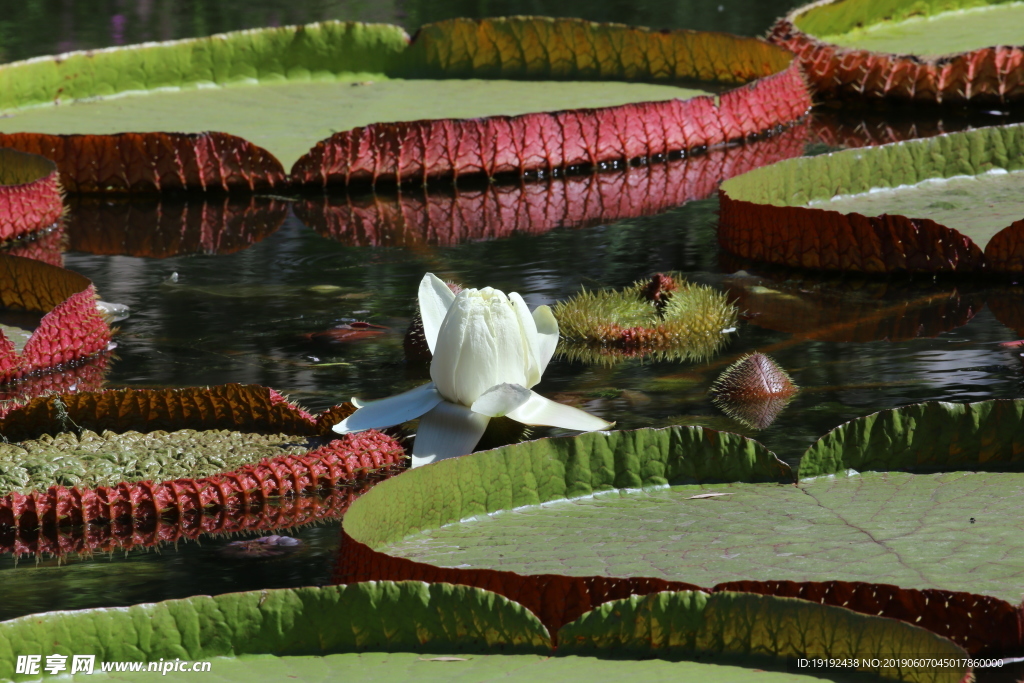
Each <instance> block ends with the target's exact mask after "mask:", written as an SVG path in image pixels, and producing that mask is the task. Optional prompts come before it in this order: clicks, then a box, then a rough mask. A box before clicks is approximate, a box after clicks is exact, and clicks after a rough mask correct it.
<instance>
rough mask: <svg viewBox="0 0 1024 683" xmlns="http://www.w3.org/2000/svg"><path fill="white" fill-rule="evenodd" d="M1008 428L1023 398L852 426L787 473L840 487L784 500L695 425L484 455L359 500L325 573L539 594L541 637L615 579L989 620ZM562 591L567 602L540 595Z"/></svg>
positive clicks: (1017, 476)
mask: <svg viewBox="0 0 1024 683" xmlns="http://www.w3.org/2000/svg"><path fill="white" fill-rule="evenodd" d="M1022 415H1024V401H990V402H983V403H979V404H973V405H971V406H949V405H948V404H923V405H921V406H911V407H908V408H903V409H899V410H896V411H889V412H888V413H883V414H881V415H880V416H870V417H869V418H862V419H860V420H855V421H853V422H851V423H849V424H848V425H844V426H843V427H840V428H839V429H837V430H835V431H834V432H833V433H831V434H829V435H827V436H826V437H823V438H822V439H821V440H820V441H819V442H818V444H815V445H814V446H812V448H811V449H810V450H809V451H808V454H807V455H806V456H805V458H804V462H805V463H807V464H806V465H801V474H819V473H828V472H839V473H840V475H839V476H834V477H818V478H815V479H807V480H803V481H801V482H799V484H797V485H795V486H794V485H793V484H792V483H790V484H788V485H783V484H784V482H786V480H787V479H788V478H789V475H788V473H787V472H786V469H785V468H784V467H781V465H779V464H773V463H777V462H778V461H776V460H775V458H774V457H773V456H772V455H771V453H770V452H768V451H766V450H764V449H763V447H761V446H760V445H759V444H757V443H756V442H753V441H749V440H747V439H743V438H741V437H738V436H736V435H731V434H724V433H717V432H713V431H711V430H707V429H704V430H701V429H699V428H690V429H684V428H674V429H671V430H656V431H648V430H640V431H638V432H626V433H612V434H590V435H584V436H582V437H578V438H575V439H572V438H569V439H547V440H540V441H536V442H531V443H527V444H519V445H515V446H509V447H504V448H500V449H496V450H494V451H485V452H482V453H477V454H474V455H471V456H466V457H465V458H457V459H453V460H452V461H451V464H450V465H445V466H436V467H435V466H431V467H425V468H422V471H423V474H420V470H414V471H412V472H411V473H407V474H405V475H403V476H402V477H398V478H396V479H393V480H391V481H389V482H385V483H384V484H382V485H381V486H379V487H377V488H376V489H374V490H373V491H371V492H370V493H369V494H368V495H367V496H364V497H363V498H362V499H360V500H359V501H357V502H356V503H355V505H353V507H352V509H351V510H350V511H349V513H348V515H347V516H346V518H345V521H344V529H345V533H346V534H347V538H346V545H345V546H344V549H343V553H342V555H341V556H340V559H341V563H342V564H341V566H340V567H339V570H338V577H339V578H340V579H343V580H353V579H368V578H427V579H433V580H447V581H458V582H461V583H470V584H475V585H484V583H481V582H486V585H489V586H491V587H498V586H500V588H495V589H496V590H500V591H501V592H503V593H504V594H506V595H509V596H510V597H513V599H518V600H519V601H520V602H523V604H526V605H528V606H529V605H531V604H536V603H533V602H532V601H534V600H537V599H538V597H537V596H539V595H541V594H543V595H547V596H548V597H547V599H546V600H545V601H542V602H541V603H540V604H538V605H537V607H536V609H538V610H539V611H538V614H540V616H541V618H542V619H543V620H544V621H545V623H547V624H552V623H554V624H561V623H565V621H566V620H568V619H571V618H575V615H576V614H577V613H578V612H575V610H579V609H580V607H579V606H578V605H579V603H580V602H583V603H584V605H585V604H586V600H587V597H586V596H587V595H588V590H589V591H591V592H592V591H594V590H595V587H596V588H597V589H602V587H603V586H606V585H613V586H617V585H619V584H617V583H616V582H625V581H629V580H632V581H644V582H654V581H664V582H667V583H669V584H670V585H672V586H673V587H675V586H678V585H679V584H681V583H684V582H687V583H692V584H697V585H706V586H712V585H715V584H720V583H722V582H725V581H732V582H736V581H758V582H761V583H762V584H765V583H766V582H785V581H789V582H796V583H799V584H814V585H820V583H821V582H824V581H839V582H857V581H859V582H864V583H870V584H877V583H878V582H882V583H885V584H896V585H897V586H899V587H900V589H903V590H908V589H909V590H913V591H926V590H937V591H938V592H939V594H942V595H945V596H947V597H946V601H947V602H949V601H953V602H955V603H956V604H958V605H965V604H966V605H967V607H966V609H964V612H965V613H969V612H971V608H970V606H969V605H970V604H972V601H973V604H976V605H979V607H976V608H975V611H974V613H976V614H981V613H982V609H981V607H980V605H982V604H985V605H990V606H989V607H987V608H985V610H984V611H985V613H987V612H988V610H992V609H994V610H997V611H999V610H1002V611H1003V612H1005V613H1007V614H1011V615H1012V614H1013V613H1014V610H1013V608H1012V607H1010V606H1009V605H1012V604H1016V603H1017V602H1019V600H1020V592H1021V580H1022V577H1024V574H1022V572H1021V568H1020V567H1019V565H1018V564H1017V563H1015V562H1013V561H1012V560H1009V559H1008V558H1012V557H1014V556H1015V555H1016V554H1019V553H1020V552H1024V549H1018V548H1017V547H1016V546H1017V544H1018V542H1019V541H1018V540H1017V539H1018V537H1019V536H1020V534H1018V533H1017V530H1016V529H1015V528H1013V525H1012V523H1010V524H1008V523H1007V521H1006V520H1013V519H1016V518H1017V516H1018V514H1019V507H1020V496H1019V495H1017V494H1019V492H1020V490H1021V489H1022V488H1024V474H1022V473H1020V472H1021V470H1024V467H1022V466H1021V465H1020V462H1021V459H1022V458H1024V455H1022V454H1024V445H1022V442H1021V440H1020V439H1021V437H1020V435H1021V434H1022V433H1024V432H1022V430H1021V420H1022V419H1024V418H1022ZM819 453H820V454H819ZM815 463H820V464H815ZM851 468H857V469H865V470H867V469H871V470H876V471H873V472H863V473H860V474H858V473H856V472H854V470H853V469H851ZM907 468H911V469H914V468H916V470H915V473H910V472H905V471H901V470H904V469H907ZM847 470H849V472H847ZM918 470H919V473H917V472H918ZM1006 470H1011V471H1012V473H1006V472H1005V471H1006ZM773 479H774V480H775V482H774V483H771V482H772V480H773ZM428 480H429V481H428ZM789 481H790V482H792V480H791V479H790V480H789ZM694 482H696V484H695V483H694ZM414 492H415V493H414ZM751 520H757V523H756V524H753V525H752V524H751ZM972 520H974V521H972ZM570 580H574V581H575V584H573V585H575V586H576V588H575V590H573V591H568V590H566V589H565V588H564V585H565V584H566V582H568V581H570ZM595 582H600V583H595ZM560 584H561V585H562V586H563V591H564V592H566V593H568V594H569V595H571V596H573V597H572V598H571V602H570V603H569V605H566V604H565V603H555V602H554V601H553V600H552V598H551V597H550V596H551V595H552V593H553V589H552V588H551V587H553V586H556V585H560ZM646 585H648V586H649V585H651V584H650V583H647V584H646ZM885 590H887V591H888V590H899V589H895V588H894V587H892V586H890V587H888V588H886V589H885ZM633 592H636V593H639V592H641V591H640V590H638V589H636V588H634V591H633ZM765 592H767V590H765ZM972 593H973V594H977V595H971V594H972ZM823 597H825V596H823ZM563 599H564V598H563ZM856 602H859V603H861V605H863V606H862V607H860V609H865V610H870V609H874V610H876V612H872V613H877V610H879V609H880V610H881V611H882V612H885V610H886V609H887V607H886V606H885V605H883V606H882V607H881V608H879V607H878V603H877V602H875V603H874V607H872V604H871V603H870V602H868V603H867V604H864V603H863V602H862V601H859V600H858V601H856ZM897 602H898V601H897ZM925 602H926V603H927V601H925ZM831 604H843V603H842V602H840V603H831ZM896 606H897V607H898V604H897V605H896ZM947 607H948V605H947ZM851 608H853V609H858V607H857V606H853V605H852V604H851ZM900 609H902V608H900ZM944 609H945V608H944ZM958 609H959V608H958ZM1007 610H1008V612H1007ZM903 612H904V613H905V612H906V610H905V609H903ZM894 616H898V614H897V615H894ZM912 616H913V619H911V620H912V621H913V620H915V619H917V618H920V620H921V623H923V624H925V625H926V626H927V627H928V628H930V629H933V630H936V631H937V632H939V633H943V634H946V635H950V636H954V635H955V636H956V637H957V642H967V641H968V640H971V639H973V642H974V646H973V647H975V648H979V649H983V648H984V647H993V646H994V645H996V644H998V645H1004V644H1005V643H1006V642H1007V641H1005V640H1004V638H1006V637H1007V636H1005V634H1001V631H1004V630H1005V627H1003V626H1001V627H1000V628H998V629H994V630H990V628H991V626H990V624H991V623H995V621H994V620H993V619H992V618H990V617H988V616H985V617H981V616H978V617H972V616H970V615H969V614H968V615H967V616H961V617H960V619H959V620H958V622H957V624H956V625H955V626H952V625H951V620H950V619H949V618H948V617H947V615H946V613H945V612H933V611H931V610H928V609H925V610H923V611H922V612H920V613H918V614H915V615H912ZM901 618H903V617H901ZM1013 634H1015V635H1012V637H1010V640H1011V641H1012V642H1013V643H1017V644H1019V643H1021V642H1024V641H1022V640H1021V634H1020V632H1019V628H1017V627H1014V630H1013Z"/></svg>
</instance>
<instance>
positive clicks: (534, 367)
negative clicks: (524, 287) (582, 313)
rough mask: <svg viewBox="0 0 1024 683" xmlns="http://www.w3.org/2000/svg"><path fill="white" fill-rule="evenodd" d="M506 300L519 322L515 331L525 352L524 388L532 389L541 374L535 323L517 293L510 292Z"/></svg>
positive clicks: (538, 340)
mask: <svg viewBox="0 0 1024 683" xmlns="http://www.w3.org/2000/svg"><path fill="white" fill-rule="evenodd" d="M508 300H509V302H510V303H511V304H512V310H514V311H515V314H516V319H517V320H518V321H519V329H518V330H516V331H517V332H518V333H519V337H520V342H519V343H520V344H521V345H522V347H523V350H524V352H525V353H524V358H523V361H524V363H525V374H526V383H525V386H526V387H532V386H533V385H534V384H536V383H537V382H539V381H540V375H541V372H542V368H541V364H540V358H538V357H537V349H538V348H539V346H540V339H539V338H538V337H537V323H536V322H534V319H533V316H531V315H530V309H529V307H528V306H527V305H526V302H525V301H523V297H522V296H520V294H519V292H510V293H509V295H508Z"/></svg>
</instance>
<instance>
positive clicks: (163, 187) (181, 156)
mask: <svg viewBox="0 0 1024 683" xmlns="http://www.w3.org/2000/svg"><path fill="white" fill-rule="evenodd" d="M0 145H2V146H6V147H13V148H15V149H19V150H22V151H25V152H33V153H35V154H41V155H43V156H45V157H47V158H48V159H53V160H54V161H55V162H56V164H57V168H58V170H59V171H60V179H61V183H62V184H63V185H64V189H66V190H68V191H69V192H166V191H168V190H171V191H173V190H182V189H201V190H263V189H267V188H272V187H274V186H275V185H281V184H284V181H285V176H284V170H283V169H282V168H281V163H280V162H279V161H278V160H277V159H275V158H274V157H273V156H272V155H270V154H269V153H268V152H266V151H265V150H263V149H260V148H259V147H256V146H255V145H253V144H252V143H250V142H247V141H245V140H242V139H241V138H237V137H235V136H233V135H227V134H224V133H197V134H189V135H186V134H181V133H121V134H118V135H43V134H40V133H11V134H2V133H0ZM51 222H52V221H51Z"/></svg>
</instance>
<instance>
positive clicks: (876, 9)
mask: <svg viewBox="0 0 1024 683" xmlns="http://www.w3.org/2000/svg"><path fill="white" fill-rule="evenodd" d="M796 24H797V26H798V27H799V28H801V29H802V30H804V31H806V32H808V33H811V34H812V35H814V36H815V37H816V38H818V39H819V40H821V41H824V42H828V43H833V44H836V45H840V46H842V47H851V48H857V49H863V50H873V51H876V52H892V53H897V54H916V55H921V56H938V55H945V54H951V53H955V52H967V51H970V50H976V49H979V48H983V47H989V46H992V45H1024V3H1021V2H1006V0H1002V1H1000V0H988V1H987V2H986V1H985V0H981V1H979V0H915V1H913V2H908V1H907V0H866V1H865V0H862V1H860V2H844V3H833V4H832V5H828V6H823V7H818V8H814V9H809V10H807V11H806V12H805V13H803V14H801V15H799V17H798V18H797V21H796Z"/></svg>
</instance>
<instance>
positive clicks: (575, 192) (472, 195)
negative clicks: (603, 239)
mask: <svg viewBox="0 0 1024 683" xmlns="http://www.w3.org/2000/svg"><path fill="white" fill-rule="evenodd" d="M806 136H807V128H806V126H805V125H797V126H794V127H792V128H789V129H787V130H785V131H783V132H781V133H779V134H777V135H774V136H772V137H771V138H769V139H767V140H759V141H756V142H750V143H746V144H741V145H731V146H728V147H722V148H718V149H713V150H709V151H708V152H707V153H706V154H701V155H697V156H692V157H688V158H685V159H680V160H675V161H668V162H664V163H651V164H647V165H644V166H639V167H629V168H626V169H624V170H621V171H617V172H607V173H591V174H586V175H571V176H566V177H562V178H554V179H551V180H548V181H538V182H529V183H519V184H508V185H495V184H488V185H487V186H486V187H484V188H482V189H468V190H466V189H461V188H455V189H454V190H453V191H452V192H430V191H427V190H426V189H417V190H406V191H399V192H397V193H396V194H393V195H384V194H379V193H375V194H372V195H364V196H355V197H351V196H348V195H340V196H332V195H326V196H324V197H323V198H317V199H305V200H302V201H300V202H297V203H296V204H295V205H294V210H295V215H296V216H298V218H299V220H301V221H302V222H303V223H305V224H306V225H308V226H309V227H311V228H312V229H313V230H315V231H316V232H317V233H319V234H320V235H322V236H324V237H327V238H328V239H333V240H336V241H338V242H342V243H344V244H351V245H358V246H405V247H409V246H416V245H422V244H431V245H442V246H447V245H452V244H458V243H460V242H464V241H470V240H482V239H498V238H502V237H508V236H509V235H512V234H530V235H538V234H543V233H545V232H548V231H549V230H552V229H554V228H558V227H586V226H591V225H601V224H603V223H608V222H611V221H617V220H621V219H623V218H632V217H637V216H649V215H654V214H658V213H662V212H664V211H667V210H668V209H670V208H672V207H675V206H678V205H680V204H684V203H686V202H688V201H691V200H694V199H703V198H705V197H708V196H710V195H711V194H712V193H714V191H715V188H716V187H717V186H718V183H719V182H721V181H722V180H723V179H725V178H731V177H733V176H735V175H740V174H741V173H746V172H747V171H749V170H751V169H754V168H758V167H760V166H764V165H766V164H770V163H774V162H775V161H781V160H783V159H790V158H793V157H797V156H800V155H802V154H803V150H804V141H805V139H806Z"/></svg>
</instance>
